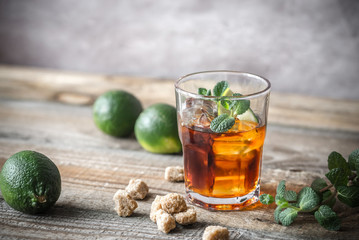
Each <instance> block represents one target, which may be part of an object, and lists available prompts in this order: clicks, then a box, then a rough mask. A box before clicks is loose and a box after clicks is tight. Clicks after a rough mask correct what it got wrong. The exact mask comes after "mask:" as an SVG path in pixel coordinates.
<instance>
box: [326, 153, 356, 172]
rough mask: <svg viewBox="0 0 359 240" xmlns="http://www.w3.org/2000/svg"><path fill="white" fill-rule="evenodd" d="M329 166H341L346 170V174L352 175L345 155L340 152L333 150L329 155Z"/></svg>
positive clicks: (330, 168) (332, 167)
mask: <svg viewBox="0 0 359 240" xmlns="http://www.w3.org/2000/svg"><path fill="white" fill-rule="evenodd" d="M328 168H329V170H332V169H334V168H341V169H343V170H344V174H345V175H346V176H350V175H351V174H352V171H351V170H350V168H349V165H348V163H347V161H346V160H345V159H344V158H343V156H342V155H341V154H340V153H338V152H335V151H334V152H332V153H330V154H329V156H328Z"/></svg>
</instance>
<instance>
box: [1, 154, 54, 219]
mask: <svg viewBox="0 0 359 240" xmlns="http://www.w3.org/2000/svg"><path fill="white" fill-rule="evenodd" d="M0 190H1V192H2V195H3V197H4V199H5V201H6V202H7V204H9V205H10V206H11V207H12V208H14V209H16V210H18V211H21V212H24V213H30V214H35V213H41V212H44V211H46V210H47V209H48V208H50V207H51V206H53V205H54V204H55V202H56V201H57V199H59V197H60V193H61V176H60V172H59V170H58V169H57V167H56V165H55V164H54V163H53V162H52V161H51V160H50V159H49V158H48V157H46V156H45V155H43V154H41V153H38V152H35V151H29V150H25V151H21V152H18V153H15V154H14V155H12V156H11V157H10V158H9V159H7V160H6V162H5V164H4V166H3V168H2V170H1V173H0Z"/></svg>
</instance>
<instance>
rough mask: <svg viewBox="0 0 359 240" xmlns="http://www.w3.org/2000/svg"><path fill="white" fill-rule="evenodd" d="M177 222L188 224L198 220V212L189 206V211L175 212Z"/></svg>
mask: <svg viewBox="0 0 359 240" xmlns="http://www.w3.org/2000/svg"><path fill="white" fill-rule="evenodd" d="M173 216H174V217H175V219H176V222H177V223H179V224H181V225H188V224H192V223H195V222H196V221H197V213H196V210H195V209H194V208H193V207H188V208H187V211H185V212H179V213H175V214H173Z"/></svg>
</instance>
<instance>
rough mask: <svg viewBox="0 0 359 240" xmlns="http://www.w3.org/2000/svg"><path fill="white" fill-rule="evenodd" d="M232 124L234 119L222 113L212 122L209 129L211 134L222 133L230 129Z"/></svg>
mask: <svg viewBox="0 0 359 240" xmlns="http://www.w3.org/2000/svg"><path fill="white" fill-rule="evenodd" d="M234 123H235V120H234V118H233V117H231V116H229V115H228V114H226V113H224V114H221V115H220V116H218V117H216V118H215V119H213V120H212V122H211V125H210V128H211V130H212V131H213V132H216V133H222V132H226V131H228V130H229V129H231V128H232V127H233V125H234Z"/></svg>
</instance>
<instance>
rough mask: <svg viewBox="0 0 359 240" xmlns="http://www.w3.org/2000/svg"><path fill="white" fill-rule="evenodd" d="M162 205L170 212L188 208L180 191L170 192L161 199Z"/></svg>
mask: <svg viewBox="0 0 359 240" xmlns="http://www.w3.org/2000/svg"><path fill="white" fill-rule="evenodd" d="M160 202H161V207H162V209H163V210H165V211H166V212H168V213H169V214H173V213H178V212H183V211H186V210H187V204H186V201H185V200H184V198H183V196H182V195H180V194H178V193H169V194H167V195H165V196H163V197H161V199H160Z"/></svg>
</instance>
